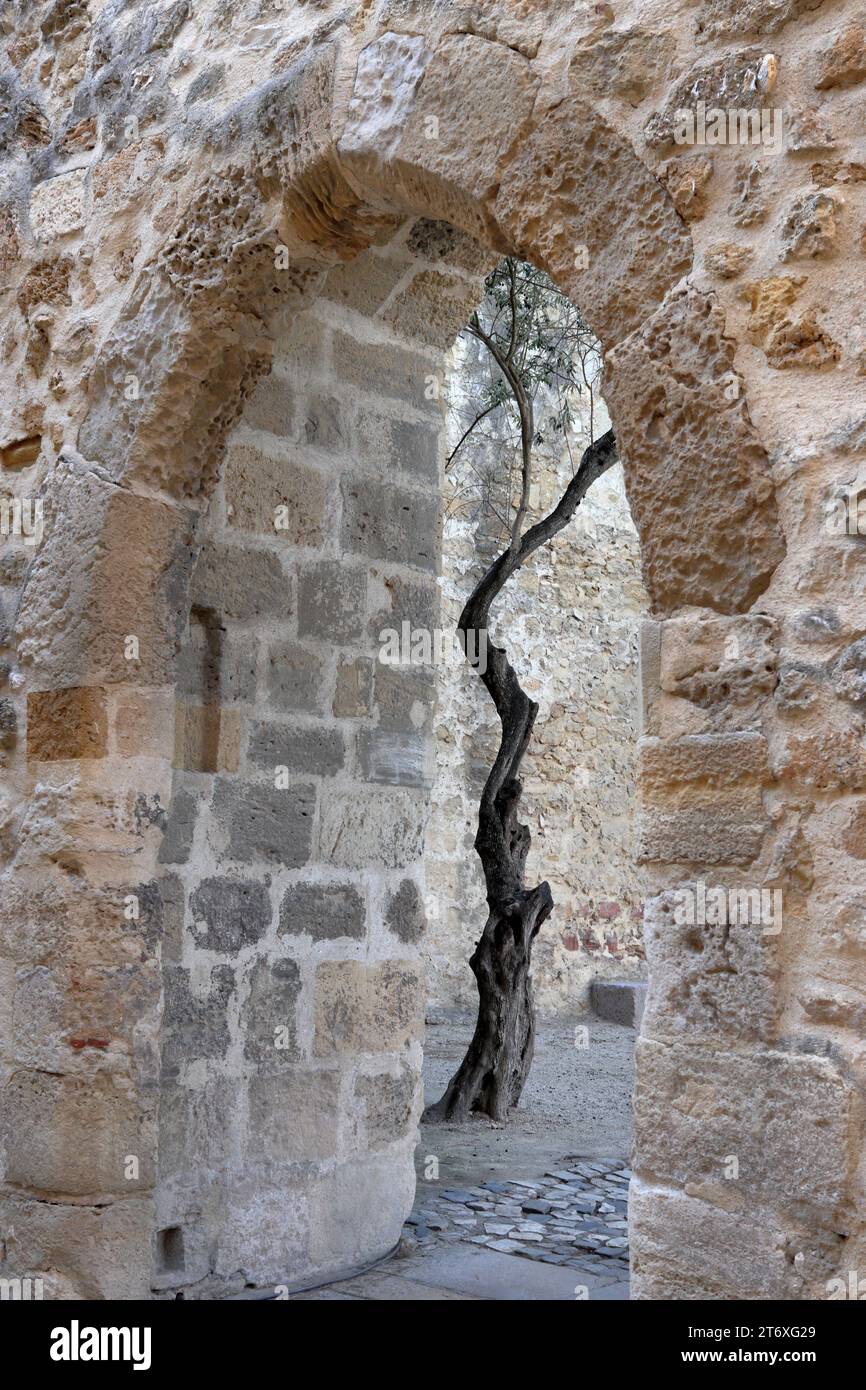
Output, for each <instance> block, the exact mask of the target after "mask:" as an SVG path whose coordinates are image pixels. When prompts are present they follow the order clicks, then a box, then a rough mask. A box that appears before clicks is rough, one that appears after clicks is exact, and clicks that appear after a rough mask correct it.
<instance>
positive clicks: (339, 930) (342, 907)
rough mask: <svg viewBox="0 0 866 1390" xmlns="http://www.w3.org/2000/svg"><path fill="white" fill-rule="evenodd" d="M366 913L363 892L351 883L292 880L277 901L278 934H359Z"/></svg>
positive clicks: (326, 937)
mask: <svg viewBox="0 0 866 1390" xmlns="http://www.w3.org/2000/svg"><path fill="white" fill-rule="evenodd" d="M366 916H367V913H366V907H365V904H364V898H363V895H362V894H361V893H360V892H359V891H358V889H357V888H355V887H354V885H352V884H348V883H346V884H343V883H296V884H293V885H292V887H291V888H287V889H286V894H285V897H284V898H283V901H282V903H281V904H280V925H279V930H278V935H279V936H299V935H306V936H311V937H312V938H313V940H314V941H336V940H338V939H339V938H340V937H341V936H351V937H363V935H364V929H365V924H366Z"/></svg>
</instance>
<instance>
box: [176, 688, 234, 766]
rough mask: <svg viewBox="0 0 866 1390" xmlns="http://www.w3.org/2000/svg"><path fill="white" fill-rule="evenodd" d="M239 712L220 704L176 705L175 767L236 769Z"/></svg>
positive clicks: (179, 703) (180, 703)
mask: <svg viewBox="0 0 866 1390" xmlns="http://www.w3.org/2000/svg"><path fill="white" fill-rule="evenodd" d="M239 761H240V712H239V711H238V710H233V709H223V708H222V706H221V705H188V704H185V703H182V702H181V701H178V703H177V705H176V706H175V731H174V758H173V760H172V766H173V767H176V768H184V769H186V770H187V771H189V772H237V770H238V764H239Z"/></svg>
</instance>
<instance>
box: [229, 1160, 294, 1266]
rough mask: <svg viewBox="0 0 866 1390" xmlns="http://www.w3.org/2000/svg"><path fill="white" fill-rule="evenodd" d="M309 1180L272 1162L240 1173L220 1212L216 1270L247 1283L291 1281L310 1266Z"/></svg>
mask: <svg viewBox="0 0 866 1390" xmlns="http://www.w3.org/2000/svg"><path fill="white" fill-rule="evenodd" d="M308 1206H309V1198H308V1180H306V1179H299V1178H297V1177H295V1176H293V1175H292V1174H291V1171H290V1170H289V1171H288V1172H279V1171H278V1172H277V1173H276V1174H275V1173H274V1170H273V1167H272V1165H269V1164H264V1165H262V1169H261V1171H259V1170H257V1169H256V1168H255V1167H254V1166H250V1168H249V1169H248V1170H246V1171H244V1172H242V1173H238V1174H237V1175H235V1176H234V1178H233V1181H232V1184H231V1188H230V1189H229V1191H228V1192H227V1194H226V1201H225V1205H224V1207H223V1210H222V1212H221V1213H220V1223H219V1229H218V1233H217V1248H216V1258H215V1261H214V1266H213V1270H214V1274H216V1275H217V1276H219V1277H221V1278H223V1279H226V1280H231V1279H232V1278H235V1279H236V1278H237V1275H238V1273H239V1272H240V1275H241V1276H242V1279H243V1283H244V1284H245V1285H253V1286H259V1287H264V1286H267V1285H274V1284H286V1283H289V1282H291V1281H292V1280H293V1279H295V1278H297V1277H298V1275H299V1274H301V1273H302V1272H305V1271H306V1270H307V1269H308V1268H309V1217H308Z"/></svg>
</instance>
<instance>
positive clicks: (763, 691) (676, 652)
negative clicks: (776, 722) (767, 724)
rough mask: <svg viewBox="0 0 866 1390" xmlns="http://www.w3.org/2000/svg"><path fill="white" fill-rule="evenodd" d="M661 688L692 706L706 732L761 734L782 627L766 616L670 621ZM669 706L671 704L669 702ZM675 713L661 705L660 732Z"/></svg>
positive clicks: (664, 632)
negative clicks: (698, 714) (711, 730)
mask: <svg viewBox="0 0 866 1390" xmlns="http://www.w3.org/2000/svg"><path fill="white" fill-rule="evenodd" d="M660 643H661V645H660V655H659V662H660V664H659V672H658V684H659V689H660V691H661V692H662V693H663V695H665V696H670V697H674V699H675V700H677V701H680V700H685V701H688V702H689V704H690V705H692V706H697V708H698V710H700V711H701V712H702V714H703V722H704V724H705V727H707V728H708V729H709V728H713V729H719V730H722V729H728V730H731V731H743V732H745V731H747V730H749V729H757V728H758V727H759V725H760V720H761V717H762V714H763V712H764V709H765V705H766V701H767V698H768V697H769V696H770V695H771V694H772V692H773V690H774V688H775V685H776V681H777V670H778V645H779V635H778V626H777V624H776V623H775V622H774V621H773V619H771V618H769V617H764V616H763V615H757V616H754V617H753V616H751V615H750V616H748V617H743V618H689V619H674V620H668V621H667V622H665V623H663V624H662V625H661V629H660ZM668 703H669V702H668ZM666 711H667V718H668V719H669V720H670V722H671V723H673V720H674V717H675V715H674V712H673V710H669V709H667V706H666V702H665V701H664V700H662V701H661V704H660V708H659V709H658V711H657V714H658V719H659V721H660V724H659V728H660V730H661V731H664V732H665V733H666V732H668V730H667V729H666V728H665V720H666Z"/></svg>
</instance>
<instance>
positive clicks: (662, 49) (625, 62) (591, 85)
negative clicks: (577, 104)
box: [568, 28, 675, 106]
mask: <svg viewBox="0 0 866 1390" xmlns="http://www.w3.org/2000/svg"><path fill="white" fill-rule="evenodd" d="M674 56H675V49H674V45H673V44H672V43H671V39H670V35H669V34H664V33H659V32H653V31H652V30H651V29H642V28H634V29H618V30H609V31H608V32H607V33H601V34H591V35H590V36H589V37H588V38H585V39H581V41H580V42H579V43H578V45H577V47H576V48H575V50H574V55H573V57H572V59H571V61H570V63H569V67H568V77H569V85H570V87H571V89H572V91H574V92H575V93H576V94H577V95H578V96H584V95H585V94H587V93H589V94H591V95H592V96H594V97H609V96H618V97H623V98H624V99H625V100H626V101H627V102H630V103H631V105H632V106H639V105H640V103H641V102H642V101H644V100H645V98H646V97H647V96H648V95H649V93H650V92H651V91H652V89H653V87H655V86H656V85H657V84H659V83H661V82H664V81H665V80H666V78H667V77H668V76H669V75H670V69H671V66H672V63H673V59H674Z"/></svg>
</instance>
